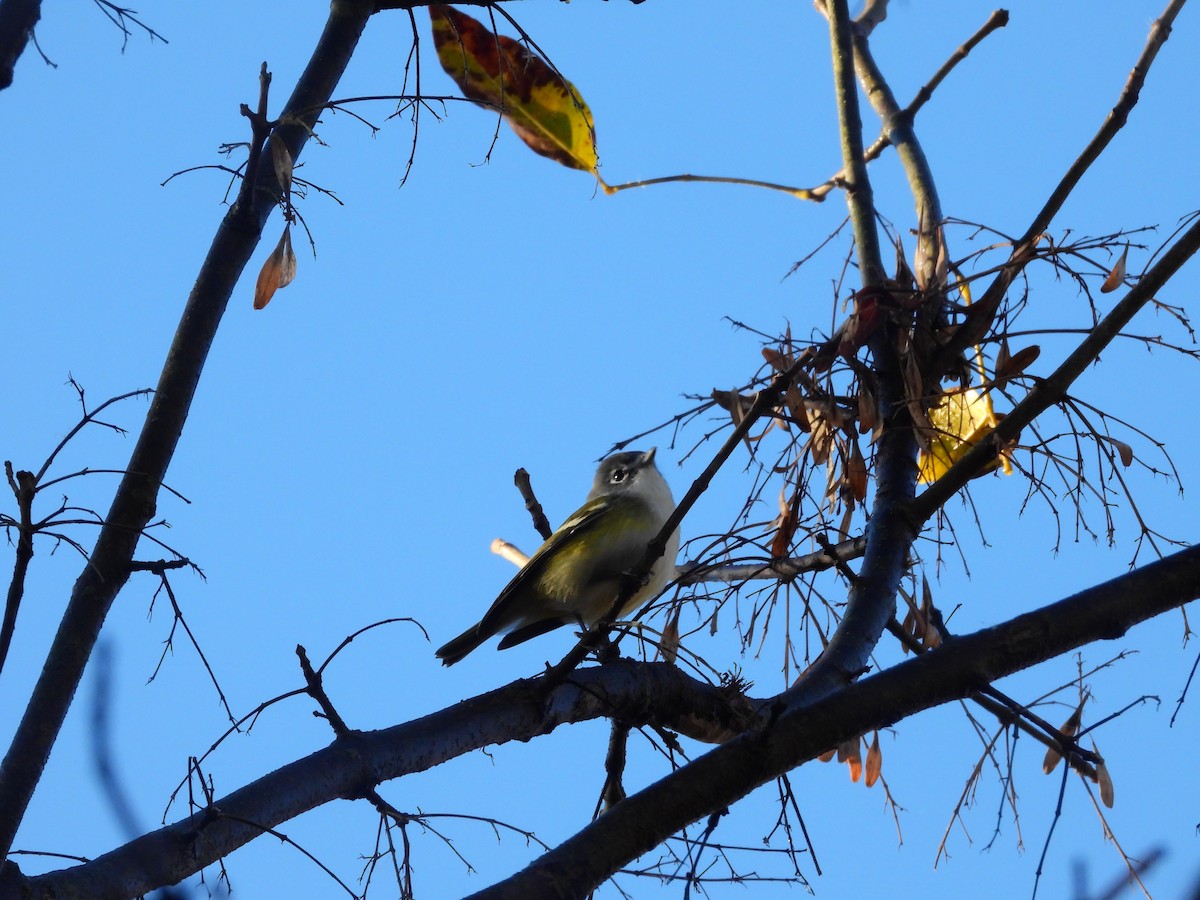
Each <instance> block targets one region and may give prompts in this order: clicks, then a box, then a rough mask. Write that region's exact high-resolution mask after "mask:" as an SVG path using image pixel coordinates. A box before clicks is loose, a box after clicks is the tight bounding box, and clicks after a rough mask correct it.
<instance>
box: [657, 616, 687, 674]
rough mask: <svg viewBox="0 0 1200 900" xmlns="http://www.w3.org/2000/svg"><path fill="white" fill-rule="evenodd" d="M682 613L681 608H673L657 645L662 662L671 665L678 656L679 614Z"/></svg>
mask: <svg viewBox="0 0 1200 900" xmlns="http://www.w3.org/2000/svg"><path fill="white" fill-rule="evenodd" d="M682 611H683V607H682V606H676V607H675V611H674V612H673V613H672V614H671V617H670V618H669V619H667V624H666V627H664V628H663V631H662V640H660V641H659V644H658V649H659V651H660V652H661V653H662V658H663V662H666V663H671V664H672V665H673V664H674V663H675V660H676V658H677V657H678V656H679V614H680V613H681V612H682Z"/></svg>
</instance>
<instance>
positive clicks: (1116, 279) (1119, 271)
mask: <svg viewBox="0 0 1200 900" xmlns="http://www.w3.org/2000/svg"><path fill="white" fill-rule="evenodd" d="M1128 256H1129V245H1128V244H1126V245H1125V249H1124V250H1122V251H1121V258H1120V259H1118V260H1117V262H1116V265H1114V266H1113V267H1112V270H1111V271H1110V272H1109V273H1108V277H1107V278H1105V279H1104V284H1102V285H1100V293H1102V294H1110V293H1112V292H1113V291H1115V290H1116V289H1117V288H1119V287H1120V286H1121V285H1123V284H1124V283H1125V260H1126V258H1127V257H1128Z"/></svg>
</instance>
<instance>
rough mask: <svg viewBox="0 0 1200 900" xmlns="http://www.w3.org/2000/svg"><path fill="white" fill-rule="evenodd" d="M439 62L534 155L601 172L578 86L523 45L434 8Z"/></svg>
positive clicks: (456, 14) (454, 12) (451, 10)
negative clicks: (497, 114)
mask: <svg viewBox="0 0 1200 900" xmlns="http://www.w3.org/2000/svg"><path fill="white" fill-rule="evenodd" d="M429 18H430V19H431V20H432V22H433V43H434V46H435V47H436V48H437V54H438V60H439V61H440V62H441V64H442V68H443V69H445V70H446V73H447V74H448V75H449V76H450V77H451V78H453V79H454V81H455V83H456V84H457V85H458V86H459V88H460V89H461V90H462V92H463V94H464V95H465V96H466V97H467V98H468V99H470V100H474V101H475V102H476V103H478V104H479V105H480V106H483V107H485V108H488V109H496V110H499V111H500V112H501V113H503V115H504V118H505V119H507V120H508V124H509V125H511V126H512V129H513V131H515V132H516V133H517V135H518V137H520V138H521V140H523V141H524V142H525V143H526V144H528V145H529V148H530V149H531V150H533V152H534V153H539V154H541V155H542V156H546V157H549V158H550V159H553V160H555V161H556V162H559V163H562V164H563V165H564V166H568V167H570V168H572V169H582V170H583V171H585V172H595V170H596V132H595V127H594V126H593V124H592V113H591V111H590V110H589V109H588V107H587V104H586V103H584V102H583V97H581V96H580V94H579V92H578V91H577V90H575V88H574V86H573V85H572V84H571V83H570V82H569V81H567V80H566V79H565V78H563V77H562V76H561V75H559V74H558V73H557V72H556V71H555V70H554V69H553V68H552V67H551V66H550V65H549V64H548V63H547V62H546V61H545V60H544V59H542V58H541V57H540V56H538V55H537V54H536V53H534V52H533V51H532V50H529V49H528V48H527V47H526V46H525V45H524V44H523V43H521V42H520V41H516V40H513V39H512V38H510V37H506V36H505V35H502V34H493V33H492V32H491V31H488V30H487V29H486V28H484V27H483V25H482V24H481V23H480V22H477V21H476V20H475V19H472V18H471V17H470V16H468V15H466V14H464V13H461V12H459V11H458V10H456V9H454V8H453V7H450V6H442V5H440V4H438V5H431V6H430V7H429Z"/></svg>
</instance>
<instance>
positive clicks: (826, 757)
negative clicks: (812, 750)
mask: <svg viewBox="0 0 1200 900" xmlns="http://www.w3.org/2000/svg"><path fill="white" fill-rule="evenodd" d="M835 753H837V748H836V747H834V748H833V749H832V750H826V751H825V752H824V753H822V754H821V755H820V756H818V757H817V759H818V760H820V761H821V762H829V761H830V760H831V759H833V754H835Z"/></svg>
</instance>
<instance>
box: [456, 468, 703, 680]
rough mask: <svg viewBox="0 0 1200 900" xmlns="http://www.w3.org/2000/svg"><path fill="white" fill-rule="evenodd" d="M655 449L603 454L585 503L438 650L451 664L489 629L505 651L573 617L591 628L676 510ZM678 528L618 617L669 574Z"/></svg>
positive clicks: (676, 550) (651, 592) (650, 593)
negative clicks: (474, 621) (480, 613)
mask: <svg viewBox="0 0 1200 900" xmlns="http://www.w3.org/2000/svg"><path fill="white" fill-rule="evenodd" d="M656 449H657V448H654V447H652V448H650V449H649V450H647V451H645V452H642V451H637V450H634V451H628V452H624V453H616V454H614V455H612V456H609V457H607V458H606V459H604V460H602V461H601V463H600V466H599V468H598V469H597V470H596V476H595V479H594V480H593V482H592V489H591V491H590V492H589V493H588V495H587V499H586V500H585V501H584V504H583V506H581V507H579V509H577V510H576V511H575V512H574V513H572V514H571V515H570V516H568V517H567V520H566V521H565V522H563V524H562V525H561V526H559V528H558V530H557V531H555V532H554V533H553V534H552V535H550V537H549V538H548V539H547V540H546V542H545V543H544V544H542V546H541V547H539V548H538V550H537V552H536V553H534V554H533V556H532V557H530V559H529V561H528V562H527V563H526V564H525V565H524V566H523V567H522V568H521V570H520V571H519V572H518V573H517V574H516V575H515V576H514V577H513V579H512V581H510V582H509V583H508V585H507V586H506V587H505V588H504V590H502V591H501V592H500V595H499V596H498V597H497V598H496V600H495V602H494V603H492V605H491V607H490V608H489V609H488V611H487V612H485V613H484V614H483V618H482V619H480V620H479V622H478V623H477V624H475V625H472V626H471V627H470V628H468V629H467V630H466V631H464V632H463V633H462V634H460V635H459V636H458V637H456V638H454V639H453V640H451V641H448V642H447V643H446V644H445V645H444V646H442V647H441V648H440V649H439V650H438V651H437V657H438V658H439V659H440V660H441V661H442V664H443V665H447V666H451V665H454V663H456V662H458V661H459V660H461V659H462V658H463V657H465V656H466V655H467V654H468V653H470V652H471V651H472V650H474V649H475V648H476V647H478V646H479V645H480V644H482V643H483V642H484V641H486V640H488V639H489V638H491V637H493V636H494V635H497V634H500V633H501V632H505V636H504V637H503V638H502V639H501V641H500V643H499V645H498V647H497V649H499V650H505V649H507V648H509V647H514V646H516V645H517V644H520V643H523V642H524V641H527V640H529V639H530V638H534V637H537V636H538V635H541V634H545V633H546V632H548V631H553V630H554V629H555V628H558V627H560V626H562V625H567V624H571V623H576V624H580V625H582V626H584V627H591V626H592V625H595V624H596V622H598V621H599V620H600V619H601V618H603V616H604V615H605V613H607V612H608V611H609V610H610V609H611V608H612V606H613V604H614V603H615V602H616V600H617V595H618V594H619V593H620V591H621V582H622V579H623V577H624V576H625V575H626V574H627V573H628V572H630V571H631V570H632V569H633V568H634V567H635V566H637V564H638V563H639V562H641V560H642V557H643V556H645V554H646V545H647V544H649V543H650V541H652V540H653V539H654V538H655V537H657V536H658V533H659V532H660V531H661V530H662V527H663V525H664V524H666V521H667V518H668V517H669V516H670V515H671V513H672V512H674V510H675V500H674V499H673V498H672V496H671V488H670V487H669V486H668V485H667V482H666V479H665V478H663V476H662V473H661V472H659V471H658V467H657V466H655V465H654V454H655V452H656ZM678 553H679V529H676V530H675V531H674V532H673V533H672V534H671V536H670V537H669V538H668V539H667V542H666V548H665V550H664V552H663V555H662V556H660V557H659V558H658V559H657V560H656V561H655V563H654V565H653V566H652V567H651V569H650V574H649V576H648V577H647V579H646V581H645V583H644V584H643V585H642V587H641V588H640V589H639V590H638V591H637V593H635V594H634V595H633V596H632V597H630V598H629V600H628V601H626V603H625V604H624V605H623V606H622V607H621V609H620V610H619V611H618V618H620V617H621V616H624V615H626V614H627V613H630V612H632V611H633V610H635V609H637V608H638V607H639V606H641V605H642V604H643V603H645V602H646V601H647V600H650V599H651V598H653V597H655V596H657V595H658V593H659V592H660V591H662V589H663V588H664V587H666V586H667V583H668V582H669V581H670V580H671V578H672V577H673V575H674V574H675V558H676V556H677V555H678Z"/></svg>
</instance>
